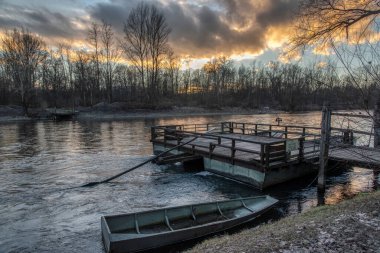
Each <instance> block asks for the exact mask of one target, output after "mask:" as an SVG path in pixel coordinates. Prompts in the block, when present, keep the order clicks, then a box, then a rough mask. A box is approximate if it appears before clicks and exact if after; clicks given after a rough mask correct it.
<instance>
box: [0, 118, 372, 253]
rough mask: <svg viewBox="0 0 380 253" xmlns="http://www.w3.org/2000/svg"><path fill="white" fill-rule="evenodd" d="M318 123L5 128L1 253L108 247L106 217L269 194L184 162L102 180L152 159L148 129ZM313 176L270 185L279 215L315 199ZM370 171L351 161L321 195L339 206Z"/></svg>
mask: <svg viewBox="0 0 380 253" xmlns="http://www.w3.org/2000/svg"><path fill="white" fill-rule="evenodd" d="M277 116H280V117H281V118H282V119H283V122H282V123H284V124H305V123H307V125H312V126H319V124H320V117H321V115H320V113H318V112H315V113H305V114H280V115H275V114H273V115H270V114H262V115H240V116H239V115H234V116H206V117H203V116H202V117H200V116H199V117H198V116H197V117H181V118H159V119H146V120H124V121H87V122H86V121H63V122H53V121H45V122H33V123H31V122H18V123H7V124H0V203H1V204H0V217H1V218H0V252H103V251H104V249H103V246H102V243H101V235H100V217H101V215H112V214H119V213H125V212H136V211H142V210H146V209H151V208H161V207H167V206H174V205H183V204H189V203H197V202H205V201H215V200H223V199H229V198H236V197H248V196H255V195H260V194H262V193H261V192H259V191H257V190H255V189H252V188H250V187H248V186H246V185H242V184H239V183H237V182H234V181H230V180H227V179H225V178H223V177H219V176H216V175H212V174H210V173H206V172H186V171H184V170H183V168H182V167H181V166H178V165H177V166H157V165H155V164H151V163H150V164H147V165H146V166H144V167H142V168H140V169H138V170H136V171H133V172H131V173H129V174H126V175H124V176H122V177H120V178H118V179H116V180H115V181H114V182H112V183H108V184H103V185H99V186H97V187H94V188H78V189H72V190H65V189H67V188H69V187H74V186H79V185H81V184H84V183H86V182H90V181H99V180H101V179H104V178H107V177H109V176H111V175H114V174H116V173H118V172H121V171H122V170H123V169H125V168H128V167H131V166H133V165H135V164H138V163H140V162H142V161H144V160H145V159H147V158H149V157H150V156H151V154H152V146H151V144H150V142H149V138H150V128H149V127H150V126H152V125H163V124H187V123H189V124H191V123H206V122H210V123H211V122H221V121H240V122H265V123H275V118H276V117H277ZM314 179H315V177H314V176H313V177H311V178H306V179H302V180H297V181H293V182H290V183H288V184H286V185H279V186H275V187H272V188H271V189H269V190H267V191H265V192H264V194H271V195H272V196H274V197H276V198H279V199H280V200H281V204H280V205H279V206H278V208H277V209H276V210H277V213H279V214H280V215H281V216H286V215H291V214H295V213H299V212H303V211H305V210H308V209H310V208H312V207H314V206H316V205H317V204H318V198H317V191H316V186H315V182H314V183H313V180H314ZM377 184H378V178H376V177H375V176H374V174H373V171H372V170H369V169H364V168H360V167H350V168H344V169H339V170H335V173H333V174H331V175H330V176H329V177H328V181H327V190H326V194H325V198H324V202H325V203H326V204H334V203H337V202H339V201H341V200H342V199H345V198H348V197H351V196H353V195H355V194H357V193H359V192H367V191H372V190H373V189H374V188H375V187H376V185H377Z"/></svg>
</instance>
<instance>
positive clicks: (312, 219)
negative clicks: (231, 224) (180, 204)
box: [188, 191, 380, 252]
mask: <svg viewBox="0 0 380 253" xmlns="http://www.w3.org/2000/svg"><path fill="white" fill-rule="evenodd" d="M379 250H380V191H376V192H372V193H362V194H359V195H358V196H356V197H355V198H353V199H350V200H345V201H343V202H341V203H339V204H337V205H325V206H320V207H316V208H313V209H311V210H309V211H307V212H305V213H303V214H298V215H294V216H290V217H286V218H283V219H281V220H279V221H276V222H273V223H271V224H264V225H261V226H258V227H255V228H252V229H247V230H244V231H242V232H239V233H237V234H233V235H224V236H219V237H215V238H212V239H209V240H206V241H204V242H202V243H200V244H198V245H196V246H195V247H194V248H193V249H191V250H189V251H188V252H379Z"/></svg>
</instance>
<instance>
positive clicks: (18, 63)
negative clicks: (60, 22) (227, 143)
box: [0, 3, 377, 113]
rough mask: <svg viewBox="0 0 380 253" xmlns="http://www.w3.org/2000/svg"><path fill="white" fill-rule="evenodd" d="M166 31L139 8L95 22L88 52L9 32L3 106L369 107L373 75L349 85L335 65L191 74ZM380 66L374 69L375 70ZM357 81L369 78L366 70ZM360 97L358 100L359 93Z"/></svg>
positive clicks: (222, 64) (215, 61) (0, 75)
mask: <svg viewBox="0 0 380 253" xmlns="http://www.w3.org/2000/svg"><path fill="white" fill-rule="evenodd" d="M170 32H171V29H170V27H169V26H168V24H167V22H166V19H165V16H164V14H163V13H162V12H160V10H159V9H157V8H156V7H155V6H154V5H148V4H144V3H142V4H140V5H138V6H137V7H136V8H134V9H133V10H131V12H130V13H129V15H128V16H127V18H126V22H125V23H124V34H115V31H114V29H113V27H112V26H111V25H110V24H108V23H107V22H106V21H103V22H101V23H96V22H94V23H92V25H91V27H90V28H89V29H88V33H87V35H86V37H87V42H88V47H86V48H80V49H78V48H74V47H73V46H71V45H67V44H59V45H55V46H48V45H47V43H46V41H45V40H44V38H42V37H40V36H38V35H36V34H34V33H33V32H32V31H29V30H28V29H25V28H15V29H13V30H6V31H5V32H4V36H3V37H2V39H1V40H0V48H1V51H0V104H2V105H19V106H22V107H23V108H24V111H25V113H28V109H29V108H48V107H56V108H77V107H92V106H94V105H96V104H99V103H106V104H113V103H118V104H119V105H121V108H122V109H125V110H128V109H168V108H171V107H173V106H199V107H206V108H214V109H218V108H223V107H242V108H263V107H270V108H276V109H281V110H287V111H298V110H313V109H319V108H320V106H321V105H322V104H323V102H324V101H330V102H332V103H333V105H334V106H335V107H337V108H340V107H344V108H363V107H366V108H367V107H368V106H369V105H370V104H372V103H373V92H372V91H373V89H374V87H375V85H376V78H375V77H373V76H366V77H365V78H360V81H358V80H359V79H356V80H353V79H354V78H352V75H347V74H344V73H343V72H340V71H339V69H338V68H337V65H336V63H334V62H319V63H315V64H300V63H299V62H288V63H283V62H280V61H278V62H269V63H267V64H262V63H260V62H254V61H253V62H252V63H251V64H249V65H242V64H241V65H239V64H237V63H236V62H234V61H233V60H231V59H230V58H228V57H225V56H219V57H215V58H211V59H210V60H209V61H208V62H207V63H206V64H204V66H202V67H201V68H198V69H192V68H190V67H189V66H188V64H186V61H183V60H181V59H180V57H179V56H177V55H176V54H175V52H173V50H172V49H171V48H170V44H169V42H168V38H169V36H170ZM375 67H376V68H377V66H375ZM354 71H355V76H364V75H366V74H367V71H366V69H365V66H364V67H362V68H357V69H355V70H354ZM358 94H360V96H358Z"/></svg>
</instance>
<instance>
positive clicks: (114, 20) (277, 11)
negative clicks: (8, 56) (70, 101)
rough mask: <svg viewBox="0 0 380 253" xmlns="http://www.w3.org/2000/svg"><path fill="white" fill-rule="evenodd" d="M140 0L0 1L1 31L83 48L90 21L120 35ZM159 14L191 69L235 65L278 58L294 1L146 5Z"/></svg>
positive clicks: (159, 0)
mask: <svg viewBox="0 0 380 253" xmlns="http://www.w3.org/2000/svg"><path fill="white" fill-rule="evenodd" d="M139 2H141V1H140V0H0V27H1V28H3V29H10V28H14V27H25V28H27V29H29V30H30V31H31V32H33V33H37V34H39V35H40V36H42V37H43V38H44V39H45V40H46V41H47V43H48V44H51V45H54V44H58V43H61V42H68V43H70V44H71V45H73V46H74V47H82V46H84V45H85V38H86V35H87V29H88V27H89V26H90V24H91V22H101V21H102V20H105V21H106V22H107V23H110V24H111V25H112V26H113V28H114V29H115V31H116V32H115V34H117V35H119V36H122V34H123V22H125V20H126V19H127V17H128V13H129V11H130V10H131V9H133V8H134V7H135V6H136V5H137V4H138V3H139ZM145 2H147V3H153V4H155V5H156V6H157V7H158V8H159V9H160V10H161V11H162V12H163V13H164V14H165V17H166V19H167V22H168V24H169V26H170V27H171V30H172V32H171V34H170V39H169V43H170V45H171V47H172V48H173V50H174V52H175V53H176V54H177V55H178V56H179V57H180V58H182V59H190V60H191V64H192V65H200V64H202V63H205V62H206V61H207V60H209V59H210V58H212V57H217V56H221V55H223V56H227V57H231V58H232V59H233V60H236V61H238V62H242V63H246V62H250V61H252V60H254V59H255V60H257V61H264V62H265V61H271V60H276V59H277V58H278V55H279V53H280V52H281V49H282V48H283V45H284V43H285V42H286V41H287V38H288V35H289V34H291V32H292V30H291V29H292V27H291V25H290V24H291V22H292V19H293V18H294V12H295V11H296V8H297V2H298V0H146V1H145Z"/></svg>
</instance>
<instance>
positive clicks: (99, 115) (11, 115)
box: [0, 107, 285, 123]
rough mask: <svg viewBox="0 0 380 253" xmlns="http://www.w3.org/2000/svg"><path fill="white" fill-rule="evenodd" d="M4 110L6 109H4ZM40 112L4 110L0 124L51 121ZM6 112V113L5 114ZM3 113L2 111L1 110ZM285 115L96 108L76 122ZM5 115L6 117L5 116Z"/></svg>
mask: <svg viewBox="0 0 380 253" xmlns="http://www.w3.org/2000/svg"><path fill="white" fill-rule="evenodd" d="M3 108H4V107H3ZM34 110H38V111H39V114H37V115H36V116H35V117H27V116H22V115H20V114H21V113H20V112H19V111H17V110H11V109H8V110H4V109H3V110H2V111H3V114H1V113H0V123H7V122H24V121H44V120H49V119H51V118H50V117H49V115H48V114H47V113H46V110H43V109H34ZM4 111H6V113H4ZM0 112H1V110H0ZM276 113H285V112H284V111H279V110H272V109H264V110H259V109H245V108H239V107H231V108H230V107H229V108H222V109H218V110H216V109H206V108H201V107H177V108H174V109H167V110H144V109H135V110H130V111H102V110H97V109H94V108H83V109H80V110H79V112H78V115H77V116H75V120H79V121H98V120H99V121H102V120H106V121H107V120H135V119H156V118H175V117H193V116H194V117H196V116H223V115H258V114H276ZM4 114H5V115H4Z"/></svg>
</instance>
